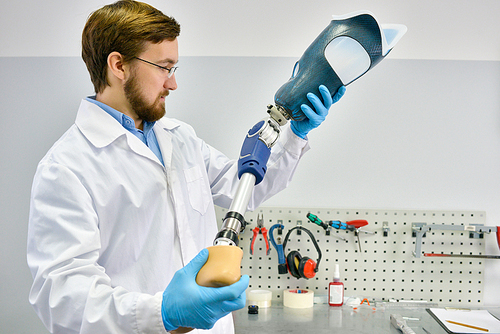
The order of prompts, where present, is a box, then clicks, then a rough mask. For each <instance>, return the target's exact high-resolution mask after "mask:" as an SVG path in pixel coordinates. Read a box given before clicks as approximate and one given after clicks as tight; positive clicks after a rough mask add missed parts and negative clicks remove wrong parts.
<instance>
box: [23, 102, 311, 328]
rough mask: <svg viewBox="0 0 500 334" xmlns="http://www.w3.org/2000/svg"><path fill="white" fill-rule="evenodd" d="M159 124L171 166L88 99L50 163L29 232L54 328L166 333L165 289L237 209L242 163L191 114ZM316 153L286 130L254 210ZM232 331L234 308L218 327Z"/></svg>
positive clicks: (36, 289) (35, 299) (38, 287)
mask: <svg viewBox="0 0 500 334" xmlns="http://www.w3.org/2000/svg"><path fill="white" fill-rule="evenodd" d="M154 131H155V134H156V137H157V139H158V142H159V145H160V149H161V152H162V156H163V160H164V163H165V166H163V165H162V164H161V163H160V161H159V160H158V158H157V157H156V156H155V155H154V153H153V152H152V151H151V150H150V149H149V148H148V147H147V146H146V145H144V143H142V142H141V141H140V140H139V139H138V138H136V137H135V136H134V135H132V134H131V133H129V132H128V131H127V130H126V129H125V128H123V127H122V126H121V124H119V123H118V122H117V121H116V120H115V119H113V118H112V117H111V116H110V115H109V114H107V113H106V112H105V111H103V110H102V109H101V108H99V107H98V106H96V105H95V104H93V103H91V102H88V101H86V100H83V101H82V103H81V105H80V108H79V110H78V114H77V117H76V122H75V124H74V125H73V126H72V127H71V128H70V129H69V130H68V131H67V132H66V133H65V134H64V135H63V136H62V137H61V138H60V139H59V140H58V141H57V142H56V143H55V144H54V145H53V147H52V148H51V149H50V150H49V152H48V153H47V154H46V156H45V157H44V158H43V159H42V161H41V162H40V163H39V165H38V168H37V171H36V174H35V177H34V181H33V188H32V197H31V206H30V218H29V230H28V257H27V259H28V265H29V267H30V269H31V273H32V275H33V279H34V282H33V286H32V289H31V292H30V295H29V300H30V302H31V304H32V305H33V306H34V308H35V310H36V312H37V313H38V315H39V317H40V318H41V319H42V321H43V323H44V324H45V326H46V327H47V328H48V329H49V330H50V331H51V332H53V333H89V334H95V333H113V334H117V333H165V332H166V331H165V329H164V327H163V322H162V319H161V313H160V307H161V301H162V293H163V291H164V289H165V288H166V286H167V285H168V283H169V282H170V280H171V278H172V277H173V275H174V273H175V271H177V270H178V269H180V268H181V267H182V266H183V265H186V264H187V263H188V262H189V261H190V260H191V259H192V258H193V257H194V256H195V255H196V254H198V252H199V251H200V250H201V249H203V248H204V247H207V246H210V245H211V244H212V243H213V239H214V237H215V235H216V233H217V224H216V217H215V211H214V207H213V206H214V203H215V204H217V205H220V206H222V207H228V206H229V205H230V203H231V201H232V195H233V194H234V191H235V189H236V187H237V185H238V179H237V176H236V174H237V164H236V163H235V161H234V160H229V159H228V158H227V157H225V156H224V155H223V154H222V153H220V152H219V151H217V150H215V149H214V148H212V147H210V146H209V145H207V144H206V143H205V142H203V141H202V140H201V139H199V138H198V137H196V134H195V133H194V131H193V129H192V128H191V127H190V126H189V125H187V124H185V123H182V122H180V121H176V120H172V119H167V118H163V119H161V120H160V121H158V122H156V124H155V126H154ZM243 136H244V134H242V138H241V139H242V140H243ZM307 149H308V145H307V141H305V140H303V139H301V138H299V137H297V136H295V135H294V134H293V132H292V131H291V130H290V129H289V127H285V128H284V129H283V132H282V135H281V138H280V142H279V143H278V144H276V146H275V147H273V149H272V154H271V157H270V159H269V163H268V172H267V174H266V177H265V178H264V181H263V182H262V183H261V184H259V185H258V186H256V187H255V189H254V193H253V196H252V199H251V201H250V204H249V209H250V210H253V209H254V208H256V207H257V206H258V205H260V204H261V203H262V202H263V201H264V200H265V199H267V198H269V197H270V196H272V195H274V194H275V193H277V192H278V191H280V190H282V189H283V188H285V187H286V185H287V184H288V182H289V181H290V180H291V177H292V175H293V173H294V171H295V168H296V165H297V162H298V160H299V159H300V157H301V156H302V154H303V153H304V152H305V151H307ZM196 332H197V331H196V330H195V331H193V332H192V333H193V334H194V333H196ZM233 332H234V329H233V323H232V318H231V316H230V315H229V316H227V317H224V318H222V319H220V320H219V321H218V322H217V323H216V325H215V326H214V328H213V329H212V331H211V333H233Z"/></svg>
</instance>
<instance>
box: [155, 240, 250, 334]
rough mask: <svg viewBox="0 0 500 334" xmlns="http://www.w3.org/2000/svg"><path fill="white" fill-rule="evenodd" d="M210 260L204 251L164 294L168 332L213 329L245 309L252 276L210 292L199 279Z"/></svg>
mask: <svg viewBox="0 0 500 334" xmlns="http://www.w3.org/2000/svg"><path fill="white" fill-rule="evenodd" d="M207 259H208V250H207V249H203V250H202V251H201V252H200V253H198V255H196V257H195V258H194V259H193V260H191V262H189V263H188V264H187V266H185V267H184V268H182V269H180V270H178V271H177V272H176V273H175V275H174V277H173V278H172V281H170V283H169V285H168V286H167V288H166V289H165V291H164V292H163V301H162V307H161V315H162V319H163V325H164V326H165V329H166V330H167V331H173V330H174V329H176V328H178V327H191V328H199V329H210V328H212V327H213V326H214V324H215V322H217V320H219V319H220V318H222V317H224V316H226V315H227V314H229V313H231V312H232V311H236V310H239V309H241V308H243V307H245V303H246V295H245V289H246V288H247V287H248V282H249V277H248V275H243V276H242V277H241V279H240V280H239V281H238V282H236V283H234V284H232V285H229V286H225V287H221V288H207V287H203V286H199V285H198V284H197V283H196V275H197V274H198V271H199V270H200V269H201V267H203V265H204V264H205V262H206V261H207Z"/></svg>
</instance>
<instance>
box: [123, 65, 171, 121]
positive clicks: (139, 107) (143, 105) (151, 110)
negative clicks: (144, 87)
mask: <svg viewBox="0 0 500 334" xmlns="http://www.w3.org/2000/svg"><path fill="white" fill-rule="evenodd" d="M123 88H124V91H125V96H126V98H127V100H128V102H129V103H130V105H131V106H132V109H133V110H134V112H135V113H136V114H137V116H138V117H139V118H140V119H141V120H143V121H146V122H156V121H157V120H159V119H160V118H162V117H163V116H165V101H162V99H161V97H162V96H164V97H167V96H168V94H169V91H168V90H167V91H164V92H162V93H161V94H160V95H158V97H157V98H156V99H155V101H154V102H153V103H151V104H148V103H147V102H146V101H145V99H144V97H143V95H142V92H141V87H140V85H139V80H137V76H136V74H135V73H132V75H131V76H130V78H129V79H128V80H127V82H125V85H124V87H123Z"/></svg>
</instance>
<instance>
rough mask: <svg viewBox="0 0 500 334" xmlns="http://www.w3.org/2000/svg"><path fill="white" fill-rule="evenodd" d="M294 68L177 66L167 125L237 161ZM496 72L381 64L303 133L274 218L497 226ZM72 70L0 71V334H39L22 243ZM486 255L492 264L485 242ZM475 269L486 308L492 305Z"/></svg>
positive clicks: (217, 61) (80, 85)
mask: <svg viewBox="0 0 500 334" xmlns="http://www.w3.org/2000/svg"><path fill="white" fill-rule="evenodd" d="M294 62H295V59H293V58H277V57H276V58H274V57H270V58H262V57H184V58H181V61H180V63H179V67H180V68H179V71H178V73H177V74H176V77H177V81H178V84H179V88H178V90H177V91H175V92H173V93H172V94H171V95H170V96H169V98H168V99H169V100H168V115H170V116H172V117H176V118H179V119H182V120H184V121H187V122H189V123H191V124H192V125H193V126H194V128H195V129H196V130H197V132H198V134H199V136H200V137H202V138H204V139H205V140H206V141H207V142H208V143H209V144H212V145H213V146H215V147H217V148H218V149H220V150H221V151H223V152H224V153H226V154H227V155H228V156H230V157H233V158H236V157H237V156H238V153H239V149H240V146H241V142H242V141H243V138H244V135H245V134H246V132H247V131H248V129H249V128H250V127H251V126H252V125H253V124H255V123H256V122H257V121H258V120H260V119H261V118H263V117H265V116H266V112H265V111H266V105H267V104H268V103H271V102H272V101H273V95H274V92H275V91H276V90H277V89H278V88H279V87H280V85H281V84H282V83H283V82H284V81H286V80H287V79H288V76H289V75H290V73H291V69H292V66H293V64H294ZM499 87H500V63H499V62H486V61H483V62H482V61H431V60H393V59H387V60H385V61H384V62H382V63H381V64H379V65H378V66H377V67H376V68H375V69H374V70H373V71H371V72H369V73H368V74H367V75H365V76H364V77H363V78H361V79H360V80H359V81H356V82H355V83H353V84H352V85H350V86H349V87H348V89H347V93H346V95H345V97H344V98H343V99H342V100H341V101H340V102H339V103H338V104H337V105H335V106H334V107H333V108H332V109H331V114H330V115H329V116H328V118H327V120H326V122H325V123H324V124H323V125H322V126H321V127H320V128H319V129H317V130H315V131H313V132H311V134H310V136H309V137H310V145H311V147H312V149H311V151H310V152H308V153H307V154H306V155H305V157H304V159H303V161H302V163H301V165H300V167H299V169H298V170H297V173H296V175H295V178H294V182H293V183H292V184H291V185H290V187H289V188H288V189H287V190H285V191H284V192H282V193H281V194H279V195H277V196H276V197H275V198H273V199H271V200H270V201H268V203H266V205H267V206H285V207H310V208H313V207H338V208H342V207H344V208H355V207H359V208H388V209H438V210H481V211H485V212H486V219H487V224H488V225H496V222H498V221H499V220H500V206H499V205H498V203H500V193H499V192H498V189H499V188H500V173H499V170H500V120H499V118H500V117H499V116H500V115H499V114H500V96H499V94H498V89H499ZM92 91H93V88H92V85H91V84H90V81H89V76H88V74H87V71H86V69H85V66H84V64H83V62H82V61H81V59H80V58H77V57H68V58H64V57H60V58H56V57H54V58H43V57H40V58H8V57H7V58H0V113H1V116H2V120H3V127H2V130H1V131H0V138H1V145H0V156H1V159H0V171H1V177H0V207H1V214H2V215H1V217H2V218H1V223H2V228H3V232H2V233H1V234H0V254H1V255H0V259H1V265H2V270H1V271H0V281H1V282H2V284H1V285H0V327H1V328H2V332H6V333H11V332H12V333H44V332H45V331H44V329H43V326H42V325H41V323H40V322H39V320H38V319H37V317H36V315H35V314H34V312H33V310H32V309H31V306H30V305H29V304H28V301H27V300H28V292H29V288H30V284H31V275H30V273H29V271H28V269H27V265H26V250H25V249H26V231H27V221H28V211H29V194H30V187H31V180H32V177H33V174H34V171H35V168H36V164H37V162H38V161H39V160H40V159H41V158H42V156H43V155H44V154H45V152H46V151H47V150H48V148H49V147H50V146H51V145H52V143H53V142H54V141H55V140H56V139H57V138H58V137H59V136H60V135H61V134H62V133H63V132H64V131H65V130H66V129H67V128H68V127H69V126H70V125H71V124H72V123H73V121H74V118H75V115H76V110H77V108H78V105H79V103H80V100H81V98H82V97H84V96H86V95H90V94H92ZM485 242H486V253H497V252H498V247H497V246H496V243H495V242H494V241H493V239H491V240H490V239H487V240H486V241H485ZM499 279H500V267H499V266H498V264H496V263H493V262H488V263H486V268H485V298H484V302H485V304H488V303H494V301H495V300H498V298H499V297H500V292H499V291H497V290H498V289H495V285H494V284H495V282H498V280H499Z"/></svg>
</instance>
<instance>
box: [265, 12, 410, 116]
mask: <svg viewBox="0 0 500 334" xmlns="http://www.w3.org/2000/svg"><path fill="white" fill-rule="evenodd" d="M406 30H407V28H406V26H404V25H400V24H390V25H382V26H380V25H379V24H378V23H377V21H376V19H375V18H374V16H373V14H371V13H370V12H367V11H362V12H355V13H351V14H347V15H343V16H334V17H333V20H332V21H331V23H330V24H329V25H328V27H326V28H325V30H323V32H321V34H320V35H319V36H318V37H317V38H316V40H315V41H314V42H313V43H312V44H311V45H310V46H309V47H308V48H307V50H306V51H305V52H304V54H303V55H302V57H301V58H300V59H299V61H298V62H297V63H296V64H295V67H294V69H293V73H292V77H291V78H290V80H288V82H286V83H285V84H284V85H283V86H281V88H280V89H279V90H278V91H277V93H276V95H275V96H274V101H275V103H276V106H277V107H278V109H279V110H280V112H282V113H283V114H285V115H286V116H288V117H289V118H291V119H293V120H296V121H301V120H304V119H305V118H306V117H305V115H304V113H302V111H301V109H300V106H301V105H302V104H308V105H309V106H311V104H310V102H309V101H308V100H307V97H306V95H307V93H314V94H316V95H317V96H321V94H320V93H319V90H318V87H319V86H320V85H325V86H326V87H327V88H328V90H329V91H330V93H331V94H332V96H333V95H334V94H335V93H336V92H337V90H338V89H339V87H340V86H347V85H348V84H350V83H351V82H353V81H354V80H356V79H358V78H359V77H361V76H362V75H363V74H365V73H366V72H368V71H369V70H370V69H371V68H373V67H374V66H375V65H377V64H378V63H379V62H380V61H381V60H382V59H384V58H385V57H386V56H387V54H388V53H389V52H390V51H391V50H392V48H393V47H394V45H395V44H396V43H397V42H398V41H399V40H400V39H401V37H402V36H403V35H404V34H405V33H406ZM311 107H312V106H311Z"/></svg>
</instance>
